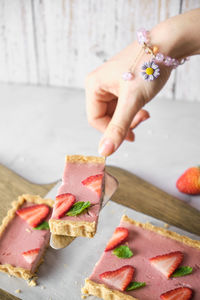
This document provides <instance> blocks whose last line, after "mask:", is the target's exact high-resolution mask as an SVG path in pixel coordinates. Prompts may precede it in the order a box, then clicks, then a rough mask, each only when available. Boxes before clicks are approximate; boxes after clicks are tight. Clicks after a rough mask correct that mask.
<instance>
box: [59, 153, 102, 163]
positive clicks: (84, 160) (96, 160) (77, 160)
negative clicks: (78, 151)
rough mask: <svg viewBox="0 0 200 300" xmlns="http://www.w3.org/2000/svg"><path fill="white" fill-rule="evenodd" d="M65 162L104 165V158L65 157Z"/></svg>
mask: <svg viewBox="0 0 200 300" xmlns="http://www.w3.org/2000/svg"><path fill="white" fill-rule="evenodd" d="M65 161H66V162H71V163H99V164H103V163H105V157H103V156H84V155H66V157H65Z"/></svg>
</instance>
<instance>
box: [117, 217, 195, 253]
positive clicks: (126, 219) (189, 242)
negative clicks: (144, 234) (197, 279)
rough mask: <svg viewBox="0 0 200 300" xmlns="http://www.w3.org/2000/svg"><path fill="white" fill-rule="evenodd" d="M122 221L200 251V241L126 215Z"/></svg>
mask: <svg viewBox="0 0 200 300" xmlns="http://www.w3.org/2000/svg"><path fill="white" fill-rule="evenodd" d="M121 221H122V222H127V223H130V224H133V225H135V226H137V227H142V228H143V229H146V230H150V231H154V232H156V233H158V234H160V235H163V236H165V237H168V238H171V239H173V240H176V241H178V242H181V243H183V244H185V245H187V246H189V247H193V248H197V249H200V241H197V240H192V239H191V238H189V237H187V236H184V235H180V234H178V233H176V232H173V231H171V230H167V229H165V228H162V227H157V226H154V225H152V224H151V223H140V222H137V221H135V220H132V219H130V218H129V217H127V216H126V215H124V216H122V219H121Z"/></svg>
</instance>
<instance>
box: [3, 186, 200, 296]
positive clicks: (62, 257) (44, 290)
mask: <svg viewBox="0 0 200 300" xmlns="http://www.w3.org/2000/svg"><path fill="white" fill-rule="evenodd" d="M56 192H57V186H56V187H54V189H53V190H52V191H51V192H50V193H49V194H48V195H47V196H48V197H50V198H55V196H56ZM123 214H127V215H128V216H129V217H130V218H133V219H135V220H137V221H140V222H146V221H149V222H151V223H152V224H154V225H157V226H163V225H164V223H163V222H161V221H159V220H157V219H154V218H152V217H149V216H147V215H144V214H141V213H138V212H136V211H134V210H132V209H129V208H126V207H125V206H122V205H119V204H116V203H114V202H112V201H109V202H108V204H107V205H106V206H105V207H104V208H103V210H102V211H101V214H100V217H99V224H98V231H97V234H96V235H95V237H94V238H93V239H87V238H81V237H80V238H76V239H75V240H74V241H73V242H72V243H71V244H70V245H69V246H68V247H67V248H65V249H61V250H54V249H52V248H49V249H48V250H47V253H46V256H45V261H44V263H43V264H42V265H41V266H40V268H39V272H38V277H39V279H38V285H37V286H36V287H29V286H28V285H27V283H26V281H24V280H22V279H18V278H14V277H10V278H9V277H8V276H7V274H4V273H0V287H1V288H2V289H4V290H6V291H8V292H10V293H11V294H13V295H15V296H17V297H19V298H21V299H23V300H36V299H37V300H79V299H81V287H82V286H83V285H84V279H85V278H86V277H88V276H89V275H90V274H91V272H92V269H93V267H94V265H95V263H96V262H97V261H98V259H99V257H100V255H101V254H102V252H103V250H104V248H105V245H106V243H107V241H108V239H109V238H110V236H111V235H112V232H113V231H114V229H115V227H117V226H118V224H119V222H120V219H121V217H122V215H123ZM169 229H170V230H174V231H176V232H178V233H180V234H184V235H186V236H189V237H191V238H193V239H197V240H199V239H200V237H198V236H195V235H194V234H190V233H188V232H185V231H183V230H180V229H178V228H175V227H172V226H170V228H169ZM17 289H20V290H21V293H20V294H16V293H15V291H16V290H17ZM87 299H88V300H96V299H97V298H96V297H92V296H91V297H88V298H87Z"/></svg>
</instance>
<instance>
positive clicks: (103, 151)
mask: <svg viewBox="0 0 200 300" xmlns="http://www.w3.org/2000/svg"><path fill="white" fill-rule="evenodd" d="M114 150H115V145H114V144H113V142H112V141H111V140H110V139H104V140H103V141H102V142H101V144H100V147H99V154H100V155H102V156H109V155H110V154H112V153H113V151H114Z"/></svg>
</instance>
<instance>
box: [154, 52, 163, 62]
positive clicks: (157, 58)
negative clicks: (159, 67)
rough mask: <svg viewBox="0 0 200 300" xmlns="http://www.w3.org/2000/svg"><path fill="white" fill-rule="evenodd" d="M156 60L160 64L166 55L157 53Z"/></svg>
mask: <svg viewBox="0 0 200 300" xmlns="http://www.w3.org/2000/svg"><path fill="white" fill-rule="evenodd" d="M155 60H156V61H158V62H162V61H163V60H164V55H163V54H162V53H157V54H156V57H155Z"/></svg>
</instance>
